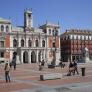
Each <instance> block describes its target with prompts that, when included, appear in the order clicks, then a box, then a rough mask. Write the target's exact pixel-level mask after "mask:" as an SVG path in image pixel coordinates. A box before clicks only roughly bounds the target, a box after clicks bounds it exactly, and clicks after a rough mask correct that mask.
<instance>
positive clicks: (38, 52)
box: [36, 50, 39, 62]
mask: <svg viewBox="0 0 92 92" xmlns="http://www.w3.org/2000/svg"><path fill="white" fill-rule="evenodd" d="M38 53H39V51H38V50H37V51H36V61H37V62H38Z"/></svg>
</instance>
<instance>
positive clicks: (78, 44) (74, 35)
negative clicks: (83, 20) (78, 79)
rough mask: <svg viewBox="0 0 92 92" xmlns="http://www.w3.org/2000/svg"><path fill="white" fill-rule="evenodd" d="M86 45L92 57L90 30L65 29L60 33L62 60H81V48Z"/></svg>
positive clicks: (91, 35)
mask: <svg viewBox="0 0 92 92" xmlns="http://www.w3.org/2000/svg"><path fill="white" fill-rule="evenodd" d="M85 47H87V48H88V50H89V58H90V59H92V31H90V30H77V29H71V30H66V32H64V33H63V34H61V57H62V59H63V61H68V60H78V61H79V62H82V50H83V49H84V48H85Z"/></svg>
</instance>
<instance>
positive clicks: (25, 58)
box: [23, 51, 28, 63]
mask: <svg viewBox="0 0 92 92" xmlns="http://www.w3.org/2000/svg"><path fill="white" fill-rule="evenodd" d="M23 63H28V52H27V51H24V53H23Z"/></svg>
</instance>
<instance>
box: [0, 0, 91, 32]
mask: <svg viewBox="0 0 92 92" xmlns="http://www.w3.org/2000/svg"><path fill="white" fill-rule="evenodd" d="M0 1H1V2H0V17H3V18H6V19H8V18H9V17H10V18H11V21H12V23H13V25H14V26H19V25H23V20H24V17H23V13H24V9H25V8H29V9H31V8H32V12H33V25H34V27H37V26H38V25H41V24H44V23H45V22H46V21H48V22H51V23H55V24H58V21H59V23H60V26H61V33H63V32H64V31H65V30H66V29H71V28H78V29H92V0H0Z"/></svg>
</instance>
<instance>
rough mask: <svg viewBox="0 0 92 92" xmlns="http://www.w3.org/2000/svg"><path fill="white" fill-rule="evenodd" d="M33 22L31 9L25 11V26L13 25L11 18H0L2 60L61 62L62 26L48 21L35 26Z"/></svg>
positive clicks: (0, 56)
mask: <svg viewBox="0 0 92 92" xmlns="http://www.w3.org/2000/svg"><path fill="white" fill-rule="evenodd" d="M32 22H33V18H32V11H31V10H25V11H24V26H18V27H13V25H12V23H11V21H10V20H6V19H3V18H0V61H6V60H9V61H12V60H15V62H16V63H37V62H39V61H42V60H44V61H45V62H47V63H51V62H52V61H53V60H54V59H55V60H54V61H55V64H56V65H57V64H58V63H59V59H60V36H59V34H60V26H59V25H58V24H57V25H55V24H52V23H46V24H44V25H41V26H39V27H38V28H35V27H33V23H32ZM54 53H55V54H54Z"/></svg>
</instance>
